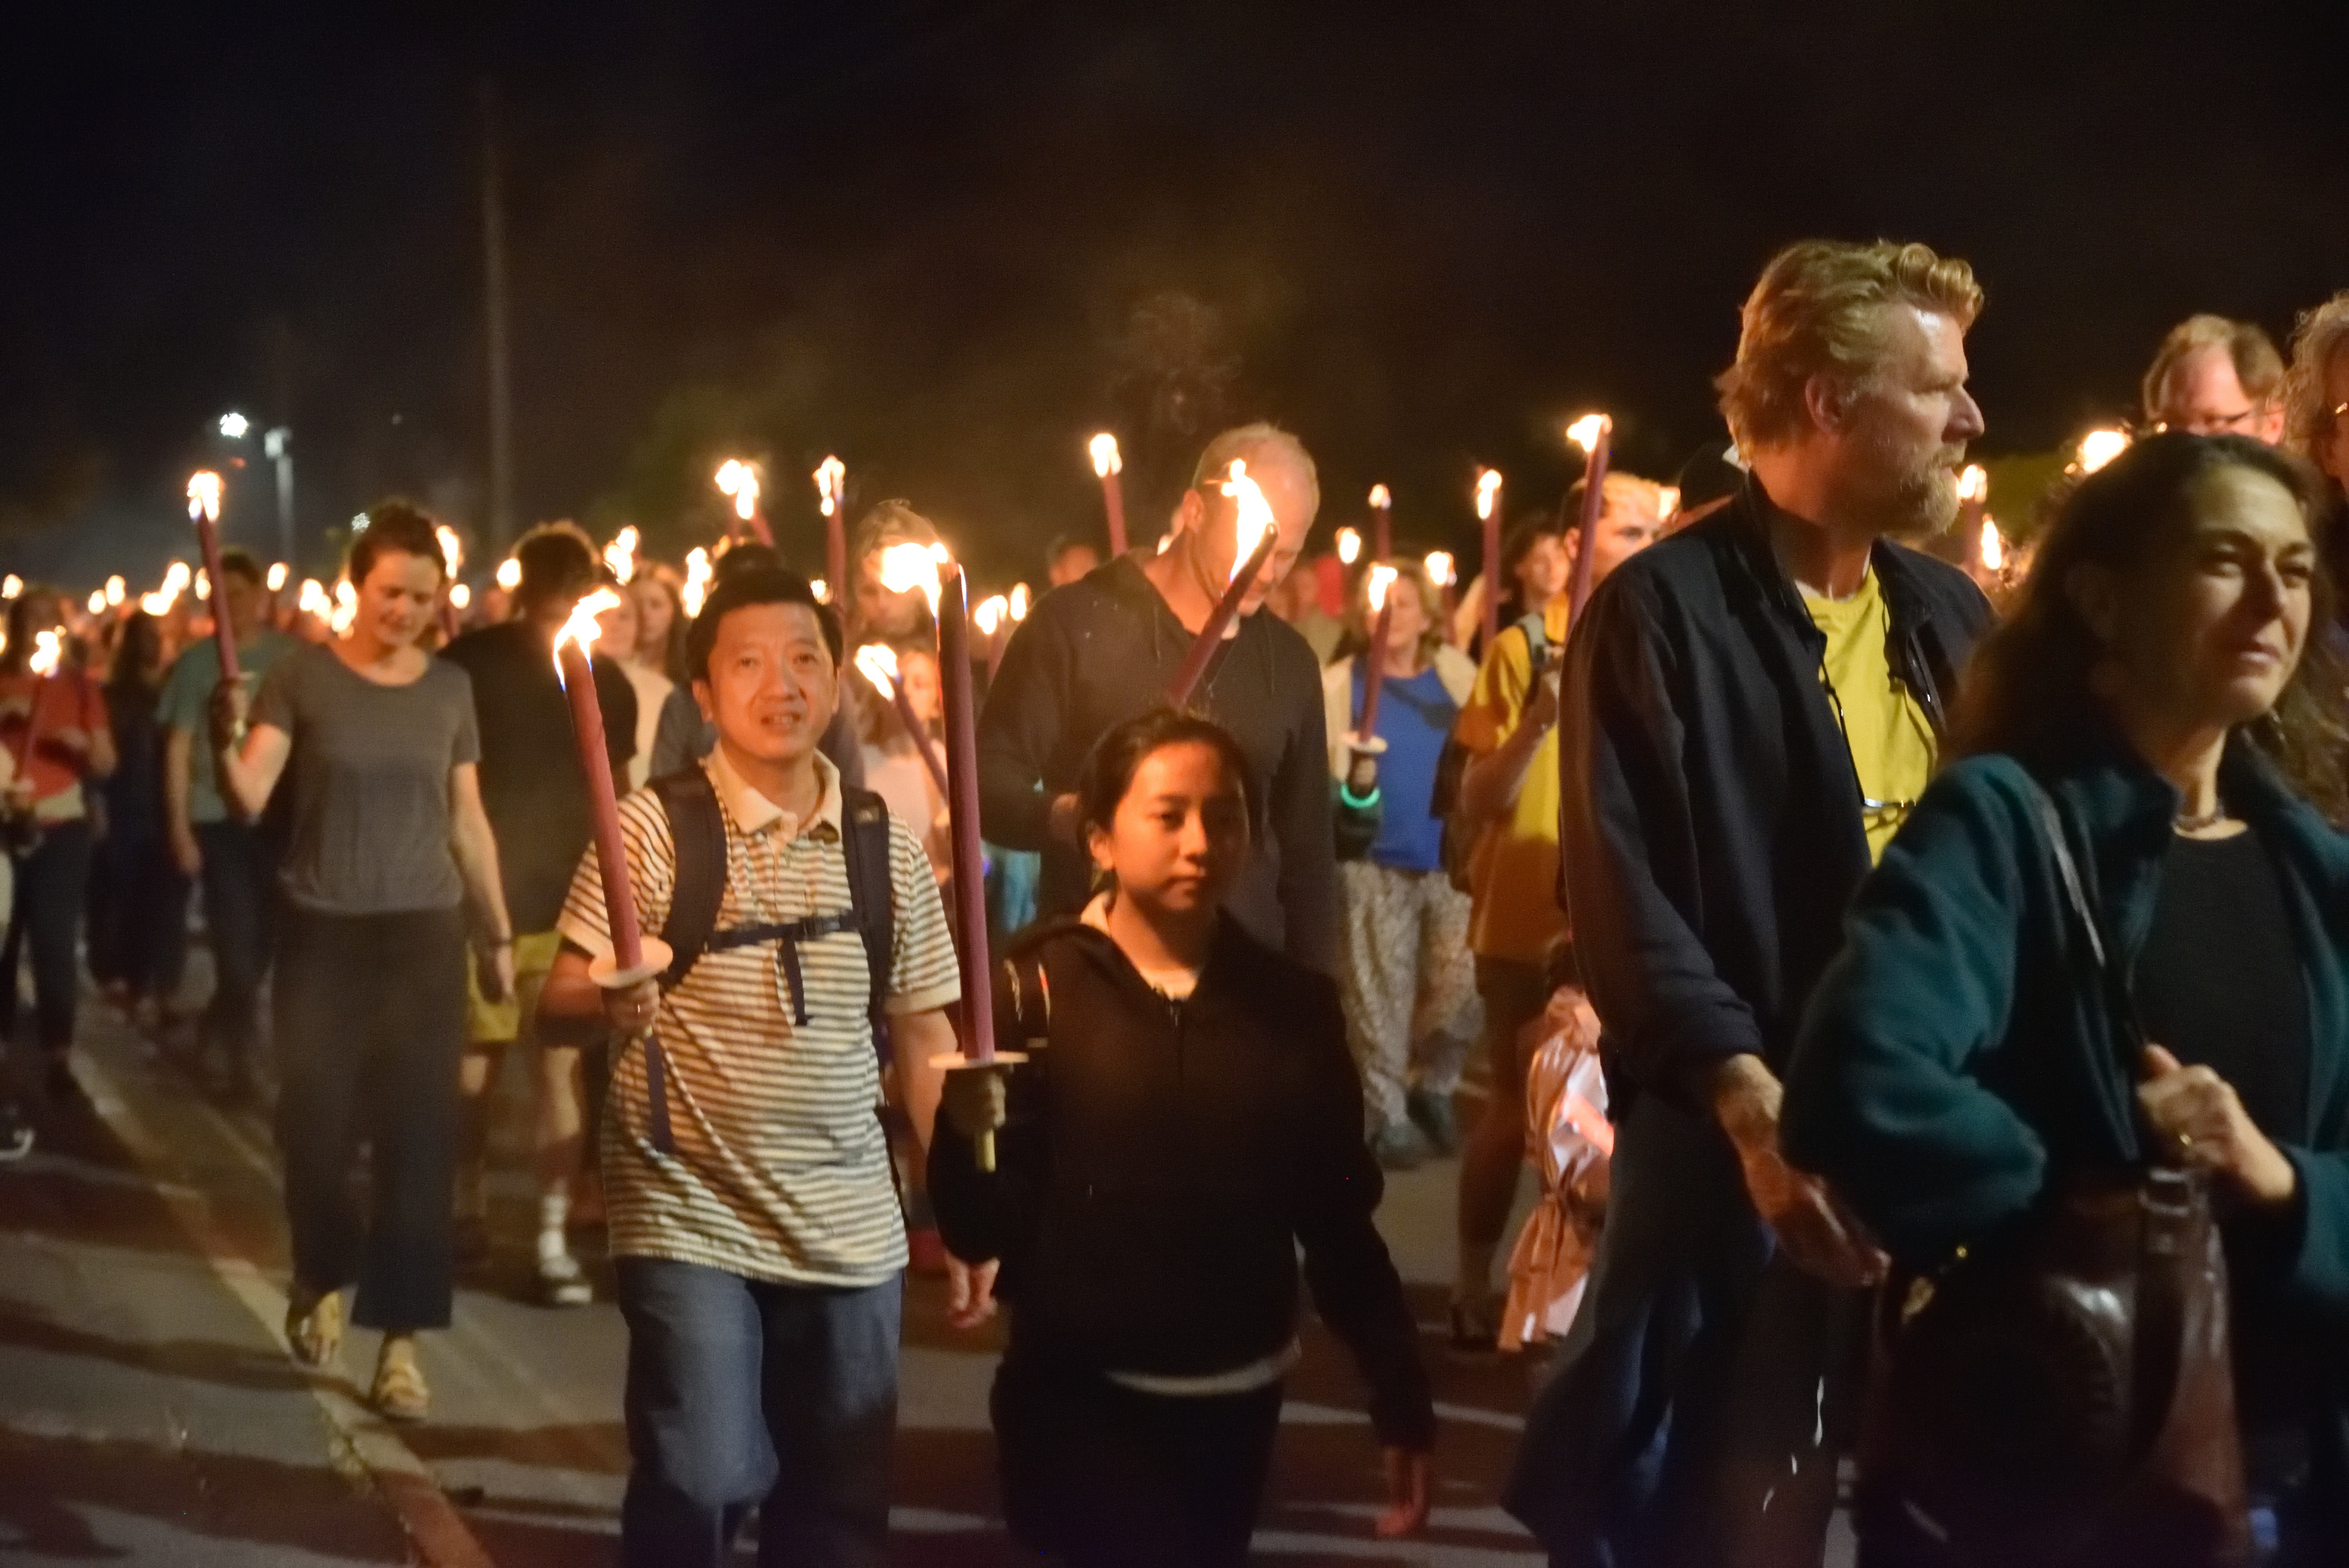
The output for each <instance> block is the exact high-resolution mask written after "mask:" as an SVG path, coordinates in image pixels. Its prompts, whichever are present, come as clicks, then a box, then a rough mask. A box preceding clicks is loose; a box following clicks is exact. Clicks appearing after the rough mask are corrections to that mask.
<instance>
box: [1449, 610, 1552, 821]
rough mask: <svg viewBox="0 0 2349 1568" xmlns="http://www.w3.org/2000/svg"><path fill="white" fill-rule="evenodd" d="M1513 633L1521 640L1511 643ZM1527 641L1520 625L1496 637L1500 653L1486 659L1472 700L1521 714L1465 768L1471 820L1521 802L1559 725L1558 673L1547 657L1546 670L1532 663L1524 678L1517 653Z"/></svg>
mask: <svg viewBox="0 0 2349 1568" xmlns="http://www.w3.org/2000/svg"><path fill="white" fill-rule="evenodd" d="M1511 637H1515V638H1516V639H1517V641H1516V643H1511V642H1509V641H1508V639H1509V638H1511ZM1524 641H1525V634H1524V633H1523V632H1522V631H1519V630H1518V629H1517V628H1516V627H1514V626H1512V627H1508V628H1506V629H1504V630H1503V632H1502V633H1501V634H1500V636H1499V637H1496V638H1495V639H1494V642H1495V652H1494V655H1493V656H1492V657H1490V658H1488V659H1487V660H1486V661H1485V669H1484V671H1483V672H1482V673H1481V675H1480V676H1479V679H1478V681H1477V690H1476V692H1475V696H1474V697H1473V698H1472V699H1471V700H1472V701H1475V702H1477V703H1480V704H1483V705H1485V706H1487V707H1491V708H1492V709H1494V710H1495V711H1501V712H1507V713H1513V714H1515V715H1516V719H1515V721H1514V722H1513V723H1511V724H1510V725H1509V727H1507V729H1506V731H1504V733H1503V734H1502V736H1501V738H1500V740H1499V742H1498V744H1496V745H1495V746H1492V747H1490V748H1480V749H1479V750H1478V751H1477V753H1476V754H1475V756H1473V757H1471V758H1469V759H1468V766H1467V767H1466V768H1464V769H1462V770H1461V774H1460V813H1461V815H1462V816H1463V817H1464V818H1466V819H1467V820H1469V821H1471V822H1485V821H1490V820H1492V819H1494V818H1495V817H1498V816H1501V815H1503V814H1505V813H1506V812H1507V811H1508V810H1509V809H1510V808H1511V807H1513V806H1515V805H1516V803H1517V792H1518V791H1519V790H1521V789H1524V788H1525V785H1526V770H1527V769H1529V768H1531V767H1532V766H1533V760H1534V757H1535V754H1536V753H1537V752H1539V751H1540V750H1541V744H1542V742H1543V741H1544V740H1546V739H1547V738H1549V732H1550V731H1551V729H1553V728H1554V727H1557V710H1558V678H1559V677H1558V674H1557V671H1556V670H1555V669H1554V668H1552V667H1550V666H1549V665H1548V662H1547V661H1545V665H1544V667H1543V668H1542V669H1538V670H1534V669H1530V668H1528V671H1527V673H1526V676H1523V677H1521V676H1519V675H1518V673H1517V666H1516V657H1515V655H1516V650H1517V648H1518V647H1519V646H1521V645H1523V644H1524ZM1527 651H1528V653H1529V654H1530V650H1527ZM1527 663H1528V665H1530V664H1531V660H1530V658H1528V660H1527Z"/></svg>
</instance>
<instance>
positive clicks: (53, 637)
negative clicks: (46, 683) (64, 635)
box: [26, 627, 65, 677]
mask: <svg viewBox="0 0 2349 1568" xmlns="http://www.w3.org/2000/svg"><path fill="white" fill-rule="evenodd" d="M64 651H65V645H64V643H63V642H62V641H61V640H60V639H59V638H58V636H57V629H56V628H55V627H50V628H49V629H47V630H46V631H43V632H41V633H39V634H36V636H35V637H34V638H33V656H32V657H31V658H30V659H27V660H26V666H27V667H28V668H30V669H31V670H32V672H33V673H34V674H35V675H36V676H44V677H46V676H51V675H54V674H56V673H57V657H58V655H60V654H62V653H63V652H64Z"/></svg>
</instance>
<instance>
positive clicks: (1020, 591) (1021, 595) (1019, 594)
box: [1011, 583, 1028, 625]
mask: <svg viewBox="0 0 2349 1568" xmlns="http://www.w3.org/2000/svg"><path fill="white" fill-rule="evenodd" d="M1027 618H1028V584H1026V583H1013V584H1012V585H1011V620H1012V624H1015V625H1016V624H1019V622H1021V621H1024V620H1026V619H1027Z"/></svg>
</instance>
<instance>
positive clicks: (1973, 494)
mask: <svg viewBox="0 0 2349 1568" xmlns="http://www.w3.org/2000/svg"><path fill="white" fill-rule="evenodd" d="M1989 494H1990V470H1989V469H1985V468H1983V467H1982V465H1981V464H1980V463H1968V464H1967V465H1966V466H1965V469H1964V471H1963V472H1961V473H1960V474H1959V475H1958V499H1959V500H1983V499H1985V498H1986V497H1988V496H1989Z"/></svg>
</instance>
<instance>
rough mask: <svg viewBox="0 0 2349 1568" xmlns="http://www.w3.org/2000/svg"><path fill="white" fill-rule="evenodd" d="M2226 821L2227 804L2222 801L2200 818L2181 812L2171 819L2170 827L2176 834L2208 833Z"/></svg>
mask: <svg viewBox="0 0 2349 1568" xmlns="http://www.w3.org/2000/svg"><path fill="white" fill-rule="evenodd" d="M2225 820H2227V802H2225V801H2224V800H2220V801H2219V802H2218V803H2217V804H2216V805H2214V806H2212V807H2211V808H2210V809H2209V810H2207V811H2205V812H2203V813H2202V814H2201V815H2200V816H2199V817H2189V816H2187V815H2185V814H2184V813H2183V812H2181V813H2179V814H2178V815H2177V816H2174V817H2172V818H2170V819H2169V826H2170V829H2171V830H2172V831H2175V832H2180V833H2189V834H2191V833H2207V832H2209V830H2211V829H2213V828H2215V827H2217V826H2218V825H2219V824H2220V823H2221V822H2223V821H2225Z"/></svg>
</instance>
